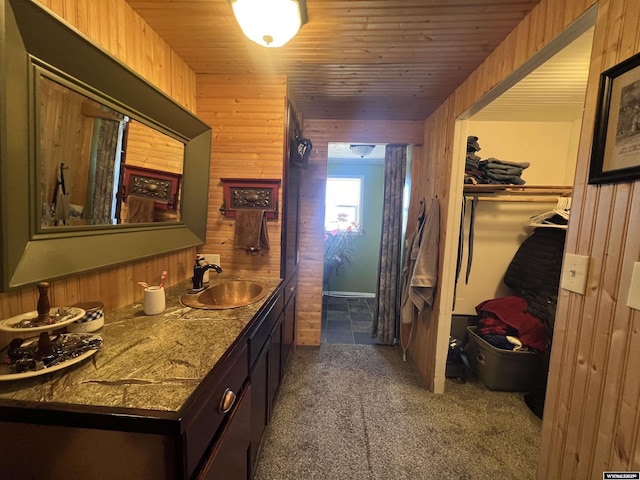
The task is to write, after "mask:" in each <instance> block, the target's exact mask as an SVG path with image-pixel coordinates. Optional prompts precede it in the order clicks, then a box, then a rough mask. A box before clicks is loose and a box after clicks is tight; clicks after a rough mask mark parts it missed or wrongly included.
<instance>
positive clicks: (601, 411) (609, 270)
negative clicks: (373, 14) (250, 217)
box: [410, 0, 640, 480]
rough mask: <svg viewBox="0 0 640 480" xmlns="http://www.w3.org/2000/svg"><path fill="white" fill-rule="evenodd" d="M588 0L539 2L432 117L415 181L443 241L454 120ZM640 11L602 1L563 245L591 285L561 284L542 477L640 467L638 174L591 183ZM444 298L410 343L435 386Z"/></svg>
mask: <svg viewBox="0 0 640 480" xmlns="http://www.w3.org/2000/svg"><path fill="white" fill-rule="evenodd" d="M592 3H593V2H592V1H590V0H562V1H557V0H555V1H552V0H543V1H541V2H540V4H539V5H538V6H536V7H535V8H534V9H533V10H532V11H531V13H530V14H529V15H528V16H527V17H526V18H525V19H524V20H523V22H522V23H521V24H520V25H519V26H518V27H517V28H516V29H515V30H514V31H513V32H512V33H511V34H510V35H509V36H508V37H507V39H506V40H505V41H504V42H503V43H502V44H501V45H500V46H499V47H498V48H497V49H496V50H495V51H494V52H493V53H492V54H491V55H490V56H489V57H488V58H487V59H486V60H485V61H484V62H483V64H482V65H481V66H480V67H479V68H478V69H477V70H476V71H475V72H474V73H473V74H472V75H470V76H469V78H468V79H467V80H466V81H465V82H464V83H463V84H462V85H461V86H460V87H459V88H458V89H457V90H456V91H455V92H454V93H453V95H451V96H450V97H449V98H448V99H447V100H446V101H445V102H444V103H443V104H442V105H441V106H440V107H439V108H438V110H436V112H435V113H434V114H433V115H431V116H430V117H429V118H428V119H427V120H426V122H425V140H424V142H425V143H424V157H425V159H427V160H428V159H435V160H436V161H437V171H436V172H434V171H433V170H432V171H424V172H422V173H419V175H421V177H420V178H414V181H413V185H414V191H417V192H420V191H422V190H427V189H430V188H435V191H436V193H437V194H438V195H439V198H440V199H441V205H442V212H441V218H442V224H441V244H442V239H443V238H445V237H446V235H447V234H448V232H447V222H448V221H449V222H450V221H451V215H449V213H450V212H449V211H448V206H449V200H448V196H447V195H448V192H447V189H448V185H449V182H450V180H451V170H452V167H451V166H452V165H453V162H454V159H453V155H452V151H451V146H452V145H454V142H455V140H454V136H455V122H456V118H457V117H458V116H459V115H461V114H462V113H463V112H465V111H466V110H467V109H468V108H469V107H470V106H471V105H473V104H474V103H475V102H477V101H478V100H479V99H480V98H481V97H482V96H483V95H484V94H485V93H486V92H488V91H489V90H490V89H491V88H493V87H494V86H495V85H497V84H498V83H500V82H501V81H502V80H504V79H505V78H506V77H507V76H508V75H509V74H510V73H511V72H513V71H514V70H516V69H517V68H518V67H519V66H521V65H522V64H523V63H524V62H525V61H526V60H527V59H529V58H530V57H531V56H532V55H534V54H535V53H536V52H537V51H539V50H540V48H542V47H543V46H544V45H547V44H548V43H549V42H550V41H551V40H552V39H553V38H554V37H556V36H557V35H558V34H559V33H560V32H561V31H562V30H564V29H565V28H566V27H567V26H568V25H569V24H570V23H571V22H573V21H574V20H575V19H577V18H578V17H579V16H580V15H581V14H582V13H584V12H585V11H586V10H587V9H588V8H589V7H590V6H591V4H592ZM639 13H640V4H638V2H636V1H635V0H601V1H600V2H599V9H598V15H597V21H596V26H595V33H594V44H593V52H592V57H591V67H590V71H589V79H588V83H587V91H586V102H585V111H584V117H583V129H582V133H581V139H580V147H579V152H578V162H577V170H576V178H575V184H574V189H573V202H572V210H571V222H570V225H569V230H568V233H567V245H566V252H568V253H576V254H580V255H587V256H589V257H590V268H589V275H588V286H587V292H586V295H584V296H583V295H579V294H576V293H572V292H569V291H566V290H563V289H561V290H560V296H559V301H558V309H557V315H556V324H555V331H554V341H553V349H552V356H551V367H550V373H549V381H548V391H547V400H546V404H545V413H544V420H543V430H542V441H541V451H540V459H539V466H538V473H537V478H538V479H539V480H551V479H558V480H565V479H579V480H582V479H600V478H602V472H603V471H605V470H631V471H637V470H638V469H640V445H639V444H638V433H639V432H640V415H639V414H638V412H639V411H640V375H639V373H640V355H639V354H638V352H637V348H634V346H635V344H636V343H637V341H638V324H639V323H638V322H640V314H639V313H638V312H637V311H635V310H632V309H630V308H629V307H627V306H626V299H627V295H628V292H629V285H630V279H631V272H632V267H633V263H634V262H636V261H638V259H639V258H640V222H638V218H640V191H639V189H638V186H637V185H638V182H625V183H619V184H616V185H602V186H591V185H588V184H587V183H586V182H587V176H588V169H589V160H590V152H591V141H592V132H593V127H594V119H595V110H596V105H597V98H596V97H597V90H598V81H599V75H600V73H601V72H602V71H603V70H605V69H607V68H609V67H611V66H613V65H615V64H617V63H618V62H620V61H622V60H624V59H625V58H628V57H629V56H631V55H633V54H635V53H637V52H639V51H640V26H639V23H638V18H639ZM433 179H435V181H434V180H433ZM419 196H420V195H413V196H412V198H414V199H415V198H418V197H419ZM441 253H442V252H441ZM440 270H441V273H442V271H444V270H446V266H445V265H440ZM443 301H444V299H443V298H441V296H440V294H438V295H437V299H436V304H435V307H434V314H433V315H432V318H430V320H429V321H425V319H423V321H420V322H419V323H418V328H417V329H416V332H415V340H414V342H413V343H412V347H411V349H410V353H411V356H412V358H413V359H414V360H415V362H416V364H417V365H418V368H419V369H420V371H421V372H422V373H423V375H425V377H426V378H427V379H428V380H429V381H430V383H431V385H432V387H433V383H434V381H435V378H436V373H437V372H438V370H439V369H443V363H444V361H445V359H446V350H443V349H442V348H440V347H441V346H440V345H438V344H437V342H436V339H437V337H438V325H439V319H438V315H437V313H438V312H439V311H440V310H442V309H443V307H442V302H443ZM434 352H435V354H434Z"/></svg>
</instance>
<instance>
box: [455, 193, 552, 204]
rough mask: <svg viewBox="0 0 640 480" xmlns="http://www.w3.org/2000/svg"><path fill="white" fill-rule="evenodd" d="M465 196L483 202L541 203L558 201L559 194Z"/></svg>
mask: <svg viewBox="0 0 640 480" xmlns="http://www.w3.org/2000/svg"><path fill="white" fill-rule="evenodd" d="M465 198H467V199H468V200H471V199H473V198H477V199H478V200H479V201H482V202H540V203H557V201H558V195H555V196H551V195H545V196H537V197H523V196H518V195H516V196H511V195H492V196H486V197H485V196H482V195H465Z"/></svg>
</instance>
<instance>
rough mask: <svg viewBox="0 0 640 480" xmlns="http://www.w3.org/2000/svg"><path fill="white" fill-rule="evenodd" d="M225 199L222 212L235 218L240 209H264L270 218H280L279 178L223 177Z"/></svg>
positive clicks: (221, 208)
mask: <svg viewBox="0 0 640 480" xmlns="http://www.w3.org/2000/svg"><path fill="white" fill-rule="evenodd" d="M220 180H221V181H222V188H223V193H224V200H223V202H222V206H221V207H220V213H222V215H225V216H227V217H231V218H235V216H236V211H237V210H239V209H250V210H264V211H265V213H266V216H267V218H268V219H275V218H278V192H279V189H280V182H281V180H280V179H279V178H221V179H220Z"/></svg>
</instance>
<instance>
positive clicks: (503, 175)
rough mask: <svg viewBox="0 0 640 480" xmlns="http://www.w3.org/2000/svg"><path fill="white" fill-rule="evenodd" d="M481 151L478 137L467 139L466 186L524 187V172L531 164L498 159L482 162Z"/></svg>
mask: <svg viewBox="0 0 640 480" xmlns="http://www.w3.org/2000/svg"><path fill="white" fill-rule="evenodd" d="M479 151H480V144H479V143H478V137H476V136H473V135H470V136H468V137H467V156H466V159H465V164H464V183H465V184H466V185H478V184H480V183H484V184H503V185H524V184H525V181H524V179H523V178H522V171H523V170H524V169H525V168H528V167H529V165H530V164H529V162H507V161H504V160H498V159H497V158H493V157H492V158H487V159H486V160H482V159H481V158H480V157H479V156H478V155H476V152H479Z"/></svg>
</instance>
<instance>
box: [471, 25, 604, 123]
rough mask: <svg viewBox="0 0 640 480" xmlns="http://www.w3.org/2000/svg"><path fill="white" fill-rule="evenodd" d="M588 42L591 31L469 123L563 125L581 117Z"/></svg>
mask: <svg viewBox="0 0 640 480" xmlns="http://www.w3.org/2000/svg"><path fill="white" fill-rule="evenodd" d="M592 40H593V28H591V29H589V30H588V31H586V32H585V33H583V34H582V35H581V36H579V37H578V38H577V39H576V40H574V41H573V42H571V43H570V44H569V45H567V46H566V47H565V48H563V49H562V50H561V51H560V52H558V53H557V54H555V55H554V56H553V57H551V58H550V59H549V60H547V61H546V62H545V63H544V64H542V65H541V66H540V67H538V68H537V69H535V70H534V71H533V72H531V73H530V74H529V75H527V76H526V77H525V78H523V79H522V80H520V81H519V82H518V83H516V84H515V85H514V86H513V87H511V88H510V89H509V90H507V91H506V92H505V93H503V94H502V95H500V97H498V98H497V99H496V100H494V101H493V102H491V103H490V104H489V105H487V106H486V107H484V108H483V109H482V110H480V111H479V112H478V113H476V114H475V115H473V117H472V118H471V120H473V121H495V120H501V121H520V122H522V121H529V122H545V121H546V122H549V121H556V122H566V121H573V120H577V119H579V118H581V117H582V113H583V109H584V99H585V90H586V86H587V77H588V74H589V63H590V58H591V44H592Z"/></svg>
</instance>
